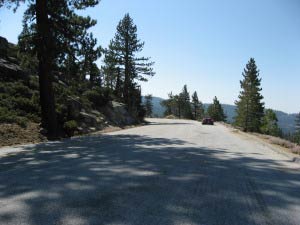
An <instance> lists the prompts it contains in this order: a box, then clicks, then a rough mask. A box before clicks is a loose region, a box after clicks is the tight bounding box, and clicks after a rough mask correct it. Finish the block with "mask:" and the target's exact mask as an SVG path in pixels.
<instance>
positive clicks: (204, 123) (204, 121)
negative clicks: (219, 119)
mask: <svg viewBox="0 0 300 225" xmlns="http://www.w3.org/2000/svg"><path fill="white" fill-rule="evenodd" d="M202 124H203V125H206V124H209V125H214V120H213V119H212V118H210V117H207V118H204V119H203V120H202Z"/></svg>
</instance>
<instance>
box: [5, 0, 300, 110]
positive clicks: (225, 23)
mask: <svg viewBox="0 0 300 225" xmlns="http://www.w3.org/2000/svg"><path fill="white" fill-rule="evenodd" d="M24 8H25V6H23V7H21V8H19V9H18V11H17V13H15V14H14V13H13V12H12V11H8V10H5V9H3V8H2V9H0V35H1V36H4V37H6V38H7V39H8V40H9V41H10V42H17V36H18V34H19V33H20V31H21V29H22V22H21V21H22V14H23V11H24ZM127 12H128V13H129V14H130V15H131V17H132V18H133V19H134V22H135V24H136V25H137V27H138V36H139V38H140V39H141V40H143V41H145V47H144V51H143V55H144V56H151V57H152V60H153V61H155V63H156V64H155V66H154V69H155V71H156V75H155V76H154V77H153V78H151V79H150V80H149V82H147V83H143V84H142V89H143V94H153V95H154V96H158V97H163V98H166V97H167V94H168V93H169V92H171V91H173V93H178V92H179V91H180V90H181V89H182V86H183V85H184V84H187V86H188V89H189V91H190V93H192V92H193V91H195V90H196V91H197V92H198V96H199V98H200V99H201V100H202V101H203V102H211V101H212V99H213V97H214V96H217V97H218V98H219V100H220V101H221V102H222V103H228V104H233V103H234V101H235V100H236V99H237V96H238V94H239V91H240V86H239V80H240V79H242V71H243V68H244V67H245V64H246V63H247V61H248V60H249V58H250V57H254V58H255V60H256V62H257V66H258V68H259V70H260V76H261V78H262V88H263V91H262V94H263V95H264V102H265V103H266V107H270V108H274V109H278V110H282V111H285V112H290V113H291V112H299V111H300V98H299V97H300V1H299V0H252V1H241V0H226V1H225V0H186V1H182V0H151V1H146V0H102V1H101V2H100V4H99V5H98V6H97V7H95V8H93V9H89V10H87V11H86V12H84V13H85V14H89V15H90V16H91V17H92V18H95V19H97V21H98V24H97V25H96V26H95V27H94V28H93V29H92V31H93V32H94V35H95V36H96V37H97V39H98V42H99V43H100V44H101V45H102V46H103V47H107V45H108V42H109V40H110V39H111V38H112V37H113V36H114V33H115V30H116V26H117V24H118V21H119V20H120V19H122V17H123V16H124V14H125V13H127Z"/></svg>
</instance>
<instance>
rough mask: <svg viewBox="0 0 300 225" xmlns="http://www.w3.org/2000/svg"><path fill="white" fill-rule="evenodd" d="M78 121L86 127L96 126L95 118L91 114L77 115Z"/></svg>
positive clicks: (82, 113)
mask: <svg viewBox="0 0 300 225" xmlns="http://www.w3.org/2000/svg"><path fill="white" fill-rule="evenodd" d="M79 118H80V120H81V121H82V122H83V123H85V124H87V126H88V127H95V126H97V123H98V121H97V117H96V116H94V115H91V114H88V113H86V112H80V113H79Z"/></svg>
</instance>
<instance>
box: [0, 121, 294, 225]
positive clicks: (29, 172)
mask: <svg viewBox="0 0 300 225" xmlns="http://www.w3.org/2000/svg"><path fill="white" fill-rule="evenodd" d="M150 121H151V122H152V123H151V124H150V125H147V126H143V127H137V128H133V129H128V130H122V131H118V132H113V133H110V134H105V135H99V136H90V137H81V138H75V139H72V140H66V141H63V142H54V143H47V144H40V145H31V146H27V147H22V148H21V150H26V151H23V152H20V153H18V154H15V153H14V155H8V156H5V155H3V154H2V156H1V153H0V157H1V158H0V224H11V225H17V224H34V225H47V224H70V225H76V224H111V225H112V224H115V225H117V224H136V225H142V224H145V225H169V224H199V225H210V224H211V225H215V224H216V225H217V224H220V225H225V224H226V225H234V224H236V225H255V224H267V225H277V224H278V225H281V224H284V225H292V224H294V225H299V224H300V166H299V164H296V163H293V162H290V161H289V159H287V158H285V157H284V156H282V155H280V154H278V153H275V152H273V151H272V150H270V149H269V147H268V146H267V145H263V144H261V143H259V142H256V141H254V140H248V139H247V137H246V136H243V135H240V134H236V133H234V132H232V131H231V130H230V129H228V128H226V127H224V126H223V125H220V124H217V125H215V126H202V125H201V124H200V123H199V122H193V121H186V120H166V119H151V120H150ZM0 152H1V149H0Z"/></svg>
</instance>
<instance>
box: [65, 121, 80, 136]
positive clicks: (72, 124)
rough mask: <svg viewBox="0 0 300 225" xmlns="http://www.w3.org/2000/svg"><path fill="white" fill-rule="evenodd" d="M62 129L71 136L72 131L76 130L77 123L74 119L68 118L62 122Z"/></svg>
mask: <svg viewBox="0 0 300 225" xmlns="http://www.w3.org/2000/svg"><path fill="white" fill-rule="evenodd" d="M63 128H64V131H65V133H66V134H67V135H68V136H69V137H71V136H73V135H74V132H75V131H76V130H77V128H78V124H77V122H76V121H75V120H69V121H67V122H65V123H64V126H63Z"/></svg>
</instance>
